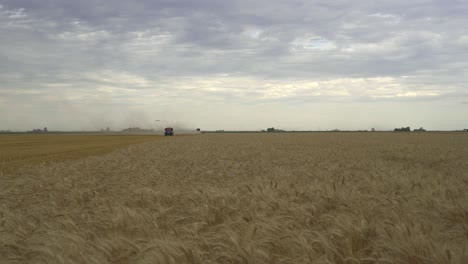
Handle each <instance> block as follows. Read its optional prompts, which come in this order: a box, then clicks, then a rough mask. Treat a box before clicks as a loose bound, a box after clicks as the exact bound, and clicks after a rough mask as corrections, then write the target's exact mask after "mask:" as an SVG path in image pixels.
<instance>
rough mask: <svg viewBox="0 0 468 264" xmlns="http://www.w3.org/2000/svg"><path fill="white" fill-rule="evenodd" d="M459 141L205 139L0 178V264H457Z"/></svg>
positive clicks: (465, 203)
mask: <svg viewBox="0 0 468 264" xmlns="http://www.w3.org/2000/svg"><path fill="white" fill-rule="evenodd" d="M467 157H468V136H467V135H465V134H455V133H453V134H435V133H427V134H423V133H421V134H393V133H336V134H334V133H328V134H327V133H317V134H289V133H284V134H282V133H278V134H203V135H199V136H194V137H174V138H171V139H170V140H161V141H154V142H149V143H144V144H140V145H132V146H129V147H126V148H122V149H119V150H117V151H114V152H112V153H110V154H107V155H104V156H99V157H98V156H94V157H88V158H83V159H80V160H75V161H66V162H62V163H56V164H49V165H39V166H36V167H31V168H24V169H23V170H20V171H18V172H16V173H12V174H8V175H3V176H2V177H1V178H0V262H1V263H343V264H344V263H457V264H462V263H468V251H467V250H468V191H467V189H468V188H467V187H468V158H467Z"/></svg>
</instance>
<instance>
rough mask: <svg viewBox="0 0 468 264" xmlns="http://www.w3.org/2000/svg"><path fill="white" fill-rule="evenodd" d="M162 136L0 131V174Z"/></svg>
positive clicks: (107, 151)
mask: <svg viewBox="0 0 468 264" xmlns="http://www.w3.org/2000/svg"><path fill="white" fill-rule="evenodd" d="M158 139H161V136H157V135H122V134H3V135H2V134H0V173H7V172H13V171H15V170H17V169H19V168H21V167H24V166H30V165H35V164H40V163H51V162H58V161H64V160H70V159H78V158H83V157H86V156H92V155H101V154H105V153H109V152H111V151H112V150H115V149H116V148H119V147H123V146H127V145H130V144H137V143H142V142H146V141H151V140H158Z"/></svg>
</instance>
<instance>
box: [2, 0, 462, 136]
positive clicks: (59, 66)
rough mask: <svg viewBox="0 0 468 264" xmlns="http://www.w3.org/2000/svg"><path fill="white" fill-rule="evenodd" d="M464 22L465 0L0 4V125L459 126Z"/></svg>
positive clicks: (8, 0) (44, 0)
mask: <svg viewBox="0 0 468 264" xmlns="http://www.w3.org/2000/svg"><path fill="white" fill-rule="evenodd" d="M467 25H468V1H466V0H432V1H430V0H411V1H409V0H391V1H390V0H385V1H378V0H360V1H351V0H349V1H345V0H335V1H328V0H327V1H325V0H323V1H322V0H282V1H279V0H268V1H267V0H249V1H248V0H230V1H220V0H197V1H196V0H139V1H138V0H136V1H129V0H114V1H104V0H80V1H74V0H41V1H36V0H0V130H7V129H9V130H31V129H33V128H42V127H45V126H47V127H48V128H49V130H82V129H86V130H93V129H101V128H105V127H107V126H109V127H111V128H112V129H122V128H125V127H129V126H140V127H146V128H159V127H160V126H164V125H175V126H181V127H187V128H197V127H200V128H202V129H225V130H231V129H232V130H244V129H252V130H258V129H266V128H267V127H271V126H273V127H276V128H283V129H297V130H299V129H307V130H309V129H312V130H317V129H321V130H327V129H335V128H338V129H343V130H344V129H369V130H370V129H371V128H373V127H374V128H376V129H393V128H394V127H402V126H405V127H406V126H411V127H412V128H419V127H424V128H426V129H444V130H445V129H463V128H468V26H467ZM155 119H159V120H162V121H161V122H155V121H154V120H155Z"/></svg>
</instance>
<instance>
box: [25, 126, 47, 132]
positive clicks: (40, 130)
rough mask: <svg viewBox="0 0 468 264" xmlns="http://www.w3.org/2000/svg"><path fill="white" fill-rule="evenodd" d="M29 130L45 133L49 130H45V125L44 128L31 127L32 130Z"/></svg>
mask: <svg viewBox="0 0 468 264" xmlns="http://www.w3.org/2000/svg"><path fill="white" fill-rule="evenodd" d="M30 132H33V133H47V132H49V131H48V130H47V127H44V129H40V128H38V129H33V130H32V131H30Z"/></svg>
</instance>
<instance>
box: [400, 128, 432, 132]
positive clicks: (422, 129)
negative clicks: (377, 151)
mask: <svg viewBox="0 0 468 264" xmlns="http://www.w3.org/2000/svg"><path fill="white" fill-rule="evenodd" d="M393 131H394V132H411V128H410V127H400V128H395V129H394V130H393ZM413 131H414V132H425V131H426V129H424V128H423V127H420V128H416V129H414V130H413Z"/></svg>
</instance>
